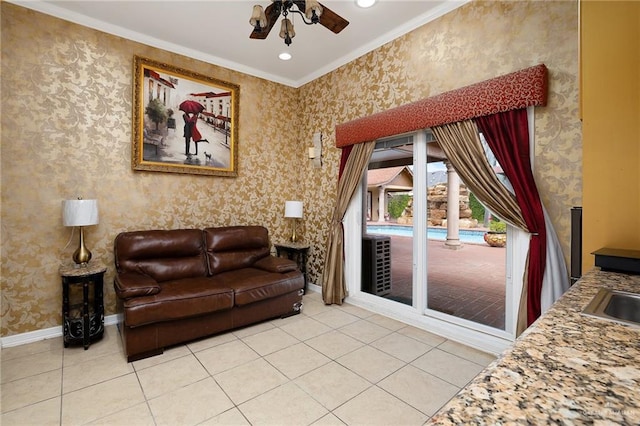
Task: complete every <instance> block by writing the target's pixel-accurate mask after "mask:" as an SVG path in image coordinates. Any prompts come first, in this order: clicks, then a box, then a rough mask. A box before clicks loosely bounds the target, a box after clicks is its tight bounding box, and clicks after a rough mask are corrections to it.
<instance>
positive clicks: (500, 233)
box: [484, 221, 507, 247]
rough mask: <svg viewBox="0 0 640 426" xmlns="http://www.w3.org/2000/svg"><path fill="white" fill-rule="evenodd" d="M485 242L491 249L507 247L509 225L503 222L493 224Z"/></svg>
mask: <svg viewBox="0 0 640 426" xmlns="http://www.w3.org/2000/svg"><path fill="white" fill-rule="evenodd" d="M484 241H485V242H486V243H487V244H489V245H490V246H491V247H504V246H505V245H507V224H506V223H504V222H502V221H497V222H491V223H490V224H489V231H488V232H486V233H485V234H484Z"/></svg>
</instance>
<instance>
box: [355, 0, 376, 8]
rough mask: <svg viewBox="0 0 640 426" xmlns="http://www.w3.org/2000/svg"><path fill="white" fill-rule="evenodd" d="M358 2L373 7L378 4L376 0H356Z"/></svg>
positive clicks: (359, 4) (361, 5) (360, 4)
mask: <svg viewBox="0 0 640 426" xmlns="http://www.w3.org/2000/svg"><path fill="white" fill-rule="evenodd" d="M356 4H357V5H358V6H360V7H363V8H364V7H371V6H373V5H374V4H376V0H356Z"/></svg>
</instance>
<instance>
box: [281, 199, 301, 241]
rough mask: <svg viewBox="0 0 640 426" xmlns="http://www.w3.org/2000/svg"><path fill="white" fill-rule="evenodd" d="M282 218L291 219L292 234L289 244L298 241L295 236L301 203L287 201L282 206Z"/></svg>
mask: <svg viewBox="0 0 640 426" xmlns="http://www.w3.org/2000/svg"><path fill="white" fill-rule="evenodd" d="M284 217H286V218H290V219H293V232H292V233H291V238H289V240H290V241H291V242H294V243H295V242H296V241H298V240H299V238H298V235H297V234H296V224H297V223H296V222H297V220H298V219H301V218H302V201H287V202H286V203H285V205H284Z"/></svg>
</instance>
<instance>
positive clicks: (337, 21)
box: [320, 3, 349, 34]
mask: <svg viewBox="0 0 640 426" xmlns="http://www.w3.org/2000/svg"><path fill="white" fill-rule="evenodd" d="M320 6H322V15H320V24H322V25H324V26H325V27H326V28H328V29H330V30H331V31H333V32H334V33H336V34H338V33H339V32H340V31H342V30H344V28H345V27H346V26H347V25H349V21H347V20H346V19H344V18H343V17H342V16H340V15H338V14H337V13H335V12H334V11H333V10H331V9H329V8H328V7H327V6H325V5H323V4H322V3H320Z"/></svg>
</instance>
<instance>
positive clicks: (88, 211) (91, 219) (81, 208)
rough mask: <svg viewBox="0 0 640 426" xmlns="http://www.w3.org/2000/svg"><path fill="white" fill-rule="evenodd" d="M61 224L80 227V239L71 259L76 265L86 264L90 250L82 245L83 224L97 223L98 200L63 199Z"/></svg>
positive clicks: (89, 258)
mask: <svg viewBox="0 0 640 426" xmlns="http://www.w3.org/2000/svg"><path fill="white" fill-rule="evenodd" d="M62 224H63V225H64V226H78V227H80V241H79V245H78V248H77V249H76V251H75V252H74V253H73V261H74V262H75V263H77V264H78V265H86V264H87V263H88V262H89V261H90V260H91V252H90V251H89V249H87V247H86V246H85V245H84V231H83V229H82V227H83V226H89V225H97V224H98V200H83V199H82V198H78V199H77V200H63V201H62Z"/></svg>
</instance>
